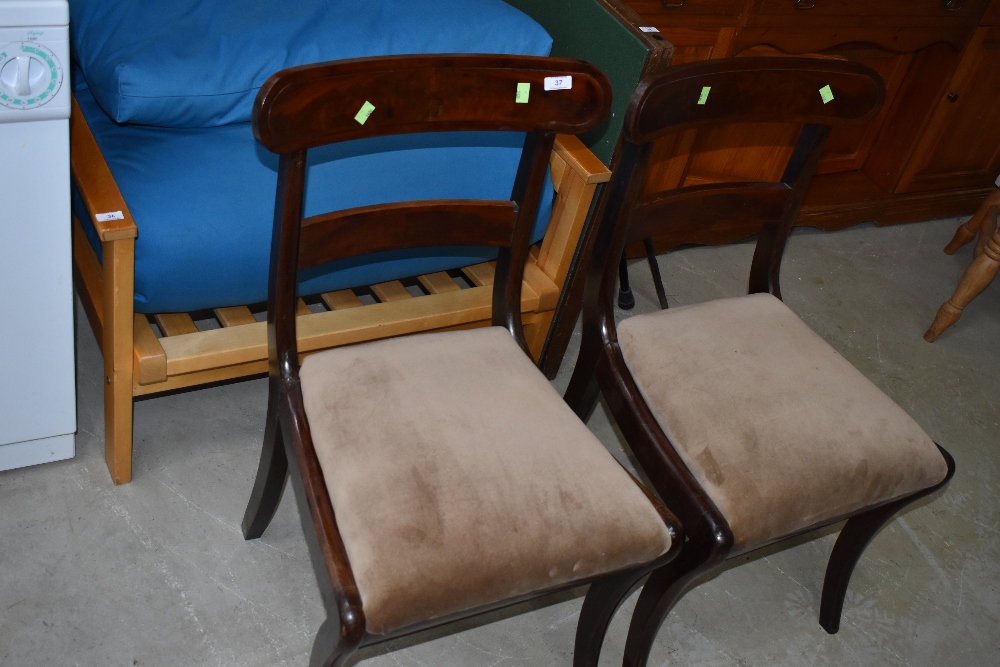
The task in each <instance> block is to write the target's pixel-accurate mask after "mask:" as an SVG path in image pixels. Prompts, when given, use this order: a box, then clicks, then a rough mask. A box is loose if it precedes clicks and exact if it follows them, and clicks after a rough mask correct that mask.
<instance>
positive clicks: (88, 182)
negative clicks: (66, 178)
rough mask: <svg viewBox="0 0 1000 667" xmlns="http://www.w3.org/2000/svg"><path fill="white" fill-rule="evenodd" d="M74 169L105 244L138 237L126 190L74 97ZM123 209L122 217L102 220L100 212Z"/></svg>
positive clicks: (71, 134) (71, 126) (71, 137)
mask: <svg viewBox="0 0 1000 667" xmlns="http://www.w3.org/2000/svg"><path fill="white" fill-rule="evenodd" d="M69 144H70V157H69V161H70V168H71V170H72V173H73V180H74V182H75V183H76V188H77V190H78V191H79V192H80V196H81V197H83V203H84V204H86V206H87V211H89V212H90V217H91V221H92V222H93V224H94V228H95V229H96V230H97V235H98V236H99V237H100V238H101V243H107V242H108V241H116V240H118V239H134V238H135V237H136V236H137V235H138V229H137V228H136V226H135V221H134V220H133V219H132V214H131V213H129V210H128V206H126V205H125V200H124V199H122V193H121V191H120V190H119V189H118V184H117V183H115V179H114V177H113V176H112V175H111V169H109V168H108V163H107V162H105V160H104V156H103V155H102V154H101V149H100V148H98V146H97V140H96V139H94V135H93V133H91V131H90V126H89V125H87V119H86V118H84V117H83V112H81V111H80V106H79V105H78V104H77V102H76V97H75V96H74V97H73V113H72V114H71V115H70V120H69ZM115 211H121V213H122V216H123V219H122V220H107V221H103V222H102V221H98V220H97V219H96V215H97V214H99V213H112V212H115Z"/></svg>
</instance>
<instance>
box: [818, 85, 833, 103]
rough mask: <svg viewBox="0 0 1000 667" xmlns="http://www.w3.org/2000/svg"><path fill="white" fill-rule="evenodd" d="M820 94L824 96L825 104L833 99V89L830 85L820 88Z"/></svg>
mask: <svg viewBox="0 0 1000 667" xmlns="http://www.w3.org/2000/svg"><path fill="white" fill-rule="evenodd" d="M819 96H820V97H822V98H823V104H827V103H829V102H832V101H833V91H832V90H830V86H823V87H822V88H820V89H819Z"/></svg>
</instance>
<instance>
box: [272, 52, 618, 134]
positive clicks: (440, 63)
mask: <svg viewBox="0 0 1000 667" xmlns="http://www.w3.org/2000/svg"><path fill="white" fill-rule="evenodd" d="M565 76H571V77H572V87H571V88H568V89H559V90H550V91H546V90H545V79H546V78H550V77H565ZM524 84H528V87H527V91H526V94H524V96H523V100H524V101H523V102H518V99H519V98H518V90H519V86H522V87H523V86H524ZM609 86H610V83H609V82H608V80H607V77H605V76H604V74H603V73H602V72H601V71H600V70H599V69H597V68H596V67H594V66H593V65H590V64H587V63H584V62H580V61H577V60H569V59H554V58H537V57H532V56H492V55H490V56H463V55H441V56H416V57H414V56H386V57H382V58H359V59H354V60H343V61H338V62H337V63H336V64H332V63H320V64H316V65H303V66H301V67H293V68H291V69H287V70H283V71H281V72H279V73H277V74H275V75H274V76H272V77H271V78H270V79H268V80H267V82H265V84H264V85H263V87H261V89H260V92H259V93H258V94H257V102H256V104H255V105H254V112H253V124H254V134H255V136H256V137H257V140H258V141H260V143H261V144H263V145H264V146H265V147H266V148H267V149H268V150H270V151H272V152H274V153H280V154H284V153H291V152H293V151H296V150H302V149H304V148H313V147H315V146H321V145H324V144H329V143H333V142H337V141H349V140H351V139H358V138H361V137H375V136H384V135H388V134H405V133H411V132H454V131H462V130H487V129H489V130H509V131H512V132H546V133H556V134H560V133H561V134H580V133H582V132H586V131H588V130H592V129H594V128H595V127H597V125H598V124H599V123H600V120H602V119H603V118H604V117H605V116H606V115H607V113H608V109H610V107H611V94H610V87H609ZM529 102H530V103H529ZM362 109H364V113H366V114H370V115H368V116H367V118H366V119H365V120H364V122H360V120H359V119H358V114H359V113H362Z"/></svg>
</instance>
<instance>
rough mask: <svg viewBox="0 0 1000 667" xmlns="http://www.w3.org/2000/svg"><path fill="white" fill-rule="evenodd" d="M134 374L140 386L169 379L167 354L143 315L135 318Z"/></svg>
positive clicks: (133, 331)
mask: <svg viewBox="0 0 1000 667" xmlns="http://www.w3.org/2000/svg"><path fill="white" fill-rule="evenodd" d="M132 373H133V375H134V376H135V382H136V383H138V384H154V383H157V382H165V381H166V379H167V354H166V352H164V351H163V346H162V345H160V341H159V340H157V338H156V334H155V333H154V332H153V327H151V326H150V324H149V320H148V319H146V316H145V315H143V314H142V313H135V314H134V316H133V325H132Z"/></svg>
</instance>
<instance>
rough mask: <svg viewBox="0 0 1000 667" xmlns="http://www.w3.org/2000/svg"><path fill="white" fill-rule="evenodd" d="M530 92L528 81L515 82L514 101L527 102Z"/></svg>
mask: <svg viewBox="0 0 1000 667" xmlns="http://www.w3.org/2000/svg"><path fill="white" fill-rule="evenodd" d="M530 92H531V84H530V83H519V84H517V96H516V97H514V101H515V102H517V103H518V104H527V103H528V93H530Z"/></svg>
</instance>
